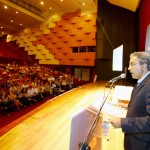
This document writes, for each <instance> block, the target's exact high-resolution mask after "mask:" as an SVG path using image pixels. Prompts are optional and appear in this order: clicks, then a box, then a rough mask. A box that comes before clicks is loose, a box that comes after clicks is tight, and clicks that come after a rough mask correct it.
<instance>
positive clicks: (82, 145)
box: [79, 81, 115, 150]
mask: <svg viewBox="0 0 150 150" xmlns="http://www.w3.org/2000/svg"><path fill="white" fill-rule="evenodd" d="M114 82H115V81H113V82H111V85H110V88H109V91H108V94H107V96H106V97H105V98H104V99H103V101H102V104H101V105H100V109H99V111H98V113H97V115H96V117H95V119H94V121H93V123H92V125H91V127H90V129H89V131H88V133H87V135H86V137H85V139H84V141H83V142H80V143H79V147H80V150H90V149H91V148H90V146H89V145H88V144H87V141H88V137H89V135H90V133H91V131H92V129H93V130H94V128H95V127H96V125H97V123H98V120H99V115H100V113H101V110H102V108H103V106H104V104H105V102H106V100H107V98H108V96H109V94H110V92H111V90H112V88H113V85H114ZM107 83H108V82H107ZM107 83H106V84H107ZM105 87H106V86H105Z"/></svg>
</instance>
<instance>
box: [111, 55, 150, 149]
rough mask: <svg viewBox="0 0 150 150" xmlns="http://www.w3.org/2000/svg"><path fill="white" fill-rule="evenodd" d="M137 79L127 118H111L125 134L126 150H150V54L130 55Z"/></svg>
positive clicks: (134, 76) (131, 65)
mask: <svg viewBox="0 0 150 150" xmlns="http://www.w3.org/2000/svg"><path fill="white" fill-rule="evenodd" d="M128 70H129V71H130V73H131V75H132V78H133V79H137V80H138V81H137V85H136V86H135V87H134V89H133V91H132V94H131V100H130V102H129V105H128V110H127V115H126V118H116V117H114V118H111V119H110V122H111V124H112V126H114V127H115V128H122V131H123V132H124V133H125V137H124V149H125V150H150V54H148V53H146V52H134V53H132V54H131V55H130V62H129V68H128Z"/></svg>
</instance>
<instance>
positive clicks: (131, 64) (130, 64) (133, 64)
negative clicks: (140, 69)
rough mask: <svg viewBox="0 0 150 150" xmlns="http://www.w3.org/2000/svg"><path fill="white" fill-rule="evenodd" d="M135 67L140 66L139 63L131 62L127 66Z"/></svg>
mask: <svg viewBox="0 0 150 150" xmlns="http://www.w3.org/2000/svg"><path fill="white" fill-rule="evenodd" d="M135 65H142V64H141V63H134V62H132V63H129V66H131V67H132V66H135Z"/></svg>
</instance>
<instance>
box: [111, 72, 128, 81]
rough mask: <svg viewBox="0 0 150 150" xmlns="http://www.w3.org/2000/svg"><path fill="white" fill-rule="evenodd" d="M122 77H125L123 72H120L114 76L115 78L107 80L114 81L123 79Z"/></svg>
mask: <svg viewBox="0 0 150 150" xmlns="http://www.w3.org/2000/svg"><path fill="white" fill-rule="evenodd" d="M124 78H126V74H125V73H122V74H121V75H120V76H118V77H115V78H113V79H111V80H109V81H108V82H116V81H118V80H121V79H124Z"/></svg>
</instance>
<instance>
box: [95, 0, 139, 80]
mask: <svg viewBox="0 0 150 150" xmlns="http://www.w3.org/2000/svg"><path fill="white" fill-rule="evenodd" d="M97 18H98V19H97V55H96V74H97V75H98V80H109V79H111V78H112V77H114V76H117V75H120V74H121V72H113V71H112V54H113V49H114V48H117V47H118V46H120V45H122V44H123V46H124V49H123V52H124V54H123V68H124V70H123V72H125V70H127V68H128V61H129V55H130V53H132V52H133V51H137V36H138V33H137V31H138V30H137V13H136V12H132V11H129V10H126V9H124V8H121V7H118V6H115V5H112V4H110V3H109V2H108V1H106V0H99V1H98V17H97ZM127 74H129V73H128V72H127ZM128 76H129V79H130V78H131V77H130V74H129V75H128Z"/></svg>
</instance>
